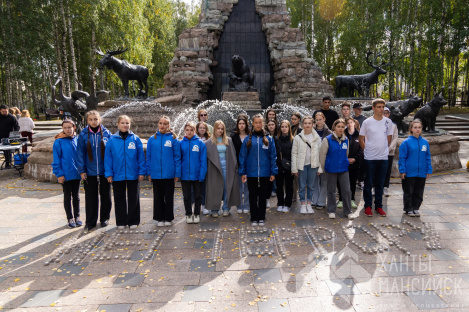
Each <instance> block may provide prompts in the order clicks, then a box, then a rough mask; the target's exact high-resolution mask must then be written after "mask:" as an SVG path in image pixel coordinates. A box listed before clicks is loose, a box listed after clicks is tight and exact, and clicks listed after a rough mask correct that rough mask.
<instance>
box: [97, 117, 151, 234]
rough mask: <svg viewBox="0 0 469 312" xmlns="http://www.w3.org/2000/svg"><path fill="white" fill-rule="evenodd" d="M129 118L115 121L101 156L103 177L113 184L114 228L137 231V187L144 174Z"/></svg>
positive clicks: (140, 147)
mask: <svg viewBox="0 0 469 312" xmlns="http://www.w3.org/2000/svg"><path fill="white" fill-rule="evenodd" d="M130 124H131V121H130V117H129V116H127V115H121V116H119V118H118V119H117V129H118V131H117V132H116V133H114V134H113V135H111V137H110V138H109V140H108V142H107V144H106V150H105V153H104V175H105V176H106V178H107V180H108V182H109V183H112V189H113V192H114V205H115V213H116V225H117V228H118V229H124V228H125V227H126V226H128V227H129V228H130V229H136V228H137V226H138V225H139V224H140V185H139V182H140V181H143V179H144V178H145V174H146V168H145V153H144V152H143V144H142V141H141V140H140V138H139V137H138V136H137V135H136V134H134V133H133V132H132V131H130Z"/></svg>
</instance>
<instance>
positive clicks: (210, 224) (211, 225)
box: [199, 221, 220, 230]
mask: <svg viewBox="0 0 469 312" xmlns="http://www.w3.org/2000/svg"><path fill="white" fill-rule="evenodd" d="M219 227H220V222H217V221H207V222H200V223H199V228H200V229H202V230H204V229H207V230H208V229H218V228H219Z"/></svg>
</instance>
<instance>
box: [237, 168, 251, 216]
mask: <svg viewBox="0 0 469 312" xmlns="http://www.w3.org/2000/svg"><path fill="white" fill-rule="evenodd" d="M238 185H239V200H240V202H241V205H239V206H237V207H236V208H238V209H243V210H244V209H245V210H249V189H248V182H244V183H243V178H242V177H241V176H238ZM243 193H244V200H243Z"/></svg>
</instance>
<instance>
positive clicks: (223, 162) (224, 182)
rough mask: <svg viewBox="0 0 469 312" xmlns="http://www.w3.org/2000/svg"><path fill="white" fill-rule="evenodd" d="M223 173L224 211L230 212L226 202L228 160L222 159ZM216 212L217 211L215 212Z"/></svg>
mask: <svg viewBox="0 0 469 312" xmlns="http://www.w3.org/2000/svg"><path fill="white" fill-rule="evenodd" d="M220 165H221V171H222V172H223V207H222V209H223V211H225V210H230V208H229V207H228V202H227V200H226V158H224V157H220ZM215 211H216V210H215Z"/></svg>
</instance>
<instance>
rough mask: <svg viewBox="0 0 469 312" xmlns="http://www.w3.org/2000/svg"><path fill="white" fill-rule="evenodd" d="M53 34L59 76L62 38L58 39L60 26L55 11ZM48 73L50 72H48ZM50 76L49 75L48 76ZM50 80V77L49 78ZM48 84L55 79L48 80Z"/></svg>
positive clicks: (61, 75)
mask: <svg viewBox="0 0 469 312" xmlns="http://www.w3.org/2000/svg"><path fill="white" fill-rule="evenodd" d="M54 30H55V32H54V35H55V42H54V50H55V54H56V58H57V59H56V64H57V74H58V75H59V76H60V77H63V71H62V40H61V39H60V27H59V21H58V16H57V14H56V13H55V14H54ZM49 74H50V72H49ZM49 77H50V76H49ZM49 80H50V79H49ZM50 82H51V83H50V85H51V87H52V83H54V82H55V81H52V80H50Z"/></svg>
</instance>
